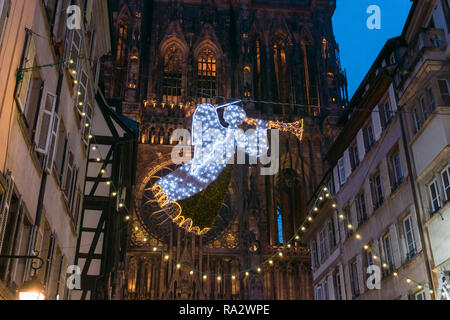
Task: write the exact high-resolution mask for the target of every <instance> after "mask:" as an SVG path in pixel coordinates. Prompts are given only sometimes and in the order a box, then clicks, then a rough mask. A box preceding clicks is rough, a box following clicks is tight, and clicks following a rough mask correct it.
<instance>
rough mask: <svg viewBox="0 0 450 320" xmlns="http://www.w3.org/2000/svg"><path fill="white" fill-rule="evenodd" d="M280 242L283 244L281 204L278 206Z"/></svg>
mask: <svg viewBox="0 0 450 320" xmlns="http://www.w3.org/2000/svg"><path fill="white" fill-rule="evenodd" d="M277 226H278V243H279V244H283V243H284V240H283V215H282V213H281V208H280V206H277Z"/></svg>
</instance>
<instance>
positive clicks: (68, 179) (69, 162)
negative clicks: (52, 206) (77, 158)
mask: <svg viewBox="0 0 450 320" xmlns="http://www.w3.org/2000/svg"><path fill="white" fill-rule="evenodd" d="M73 161H74V158H73V153H72V152H71V151H70V149H69V150H68V152H67V159H66V169H65V175H64V196H65V198H66V200H67V201H69V198H70V187H71V186H72V175H73Z"/></svg>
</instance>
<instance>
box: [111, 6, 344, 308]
mask: <svg viewBox="0 0 450 320" xmlns="http://www.w3.org/2000/svg"><path fill="white" fill-rule="evenodd" d="M114 6H115V7H114V8H113V13H112V14H113V20H114V26H113V28H114V33H115V35H114V41H115V49H114V51H113V52H112V53H111V55H110V56H109V57H107V58H106V59H105V61H104V73H103V79H104V86H105V91H106V95H107V96H108V97H109V98H120V99H121V100H122V107H121V108H122V113H123V115H125V116H127V117H129V118H132V119H134V120H136V121H137V122H138V123H139V132H140V136H139V151H138V163H137V173H136V177H137V182H136V186H135V188H134V193H133V204H134V205H133V208H131V215H132V217H131V220H130V223H129V233H128V243H127V249H126V254H125V258H124V263H123V265H121V266H120V269H121V270H120V271H122V272H119V273H118V275H119V276H118V279H117V284H118V285H117V288H116V296H117V298H123V299H144V300H145V299H228V300H231V299H236V300H237V299H256V300H259V299H284V300H306V299H311V298H312V289H311V266H310V258H309V251H308V249H307V248H306V247H305V246H304V245H303V244H302V243H301V241H296V239H295V232H296V230H298V228H299V226H300V225H301V222H302V221H304V219H305V217H306V216H307V213H306V208H307V204H308V201H309V200H310V199H311V198H312V197H313V194H312V193H313V190H315V189H316V188H317V187H318V186H319V184H320V183H321V180H322V178H323V176H324V174H325V172H326V171H327V170H328V169H329V168H328V167H327V166H326V164H325V163H326V162H325V160H324V156H325V154H326V152H327V149H328V147H329V146H330V145H331V143H332V142H333V139H334V137H336V136H337V134H338V132H339V123H338V118H339V116H340V114H341V112H342V109H344V108H345V107H346V106H347V102H348V97H347V89H346V87H347V85H346V76H345V74H344V72H343V71H342V70H341V66H340V61H339V50H338V46H337V44H336V42H335V39H334V35H333V28H332V16H333V13H334V10H335V6H336V3H335V1H329V0H276V1H269V0H153V1H144V0H120V1H116V2H115V5H114ZM235 99H239V100H242V101H243V102H242V105H243V107H244V108H245V110H246V112H247V114H248V115H249V116H251V117H252V118H261V119H267V120H279V121H284V122H294V121H297V120H299V119H304V125H305V132H304V137H303V140H302V141H300V140H299V139H298V138H297V137H296V136H294V135H289V134H287V133H286V134H285V133H283V134H282V135H281V137H280V159H279V171H278V173H277V174H276V175H274V176H261V175H260V174H259V166H260V165H236V166H234V168H233V170H232V173H231V175H232V176H231V179H230V180H229V185H227V188H228V189H227V194H226V197H225V198H224V200H223V203H222V204H221V205H222V207H221V209H220V210H219V214H218V217H217V219H216V221H215V223H214V227H213V228H212V230H211V231H210V232H208V233H207V234H204V235H201V236H198V235H195V234H192V233H189V232H187V231H186V230H184V229H182V228H180V227H178V226H177V225H175V224H173V223H172V222H171V221H167V220H162V219H160V220H158V219H157V218H154V217H153V218H152V217H151V213H149V212H147V211H146V210H145V208H143V198H144V197H145V190H146V188H147V187H148V185H149V183H151V182H152V181H153V180H154V179H156V178H158V177H160V176H162V175H164V174H166V173H168V172H170V171H171V170H173V169H174V164H173V163H172V162H171V151H172V149H173V148H174V146H175V144H178V141H174V139H173V138H172V133H173V132H174V130H176V129H180V128H186V129H189V128H190V125H191V121H192V115H193V112H194V111H195V108H196V106H197V105H199V104H201V103H206V102H207V103H211V104H214V105H220V104H224V103H226V102H230V101H234V100H235ZM152 179H153V180H152ZM280 250H283V251H282V252H283V255H282V256H281V255H280V256H279V252H280ZM272 257H273V260H272Z"/></svg>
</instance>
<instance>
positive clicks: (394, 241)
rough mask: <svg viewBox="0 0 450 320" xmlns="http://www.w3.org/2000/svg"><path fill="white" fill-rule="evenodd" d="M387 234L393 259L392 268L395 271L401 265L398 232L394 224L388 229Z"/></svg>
mask: <svg viewBox="0 0 450 320" xmlns="http://www.w3.org/2000/svg"><path fill="white" fill-rule="evenodd" d="M389 234H390V236H391V247H392V256H393V258H394V266H395V268H396V269H398V268H400V266H401V265H402V262H401V256H400V247H399V243H398V231H397V225H396V224H393V225H391V226H390V227H389Z"/></svg>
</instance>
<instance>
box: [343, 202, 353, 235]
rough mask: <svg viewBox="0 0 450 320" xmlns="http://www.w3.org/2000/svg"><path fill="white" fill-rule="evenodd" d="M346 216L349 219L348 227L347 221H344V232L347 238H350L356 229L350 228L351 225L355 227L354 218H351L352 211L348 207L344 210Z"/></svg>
mask: <svg viewBox="0 0 450 320" xmlns="http://www.w3.org/2000/svg"><path fill="white" fill-rule="evenodd" d="M344 214H345V216H346V217H347V223H348V224H347V225H346V224H345V220H343V222H344V232H345V235H346V237H347V238H350V237H351V236H352V234H353V231H354V228H349V225H352V226H353V221H352V216H351V211H350V207H346V208H344Z"/></svg>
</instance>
